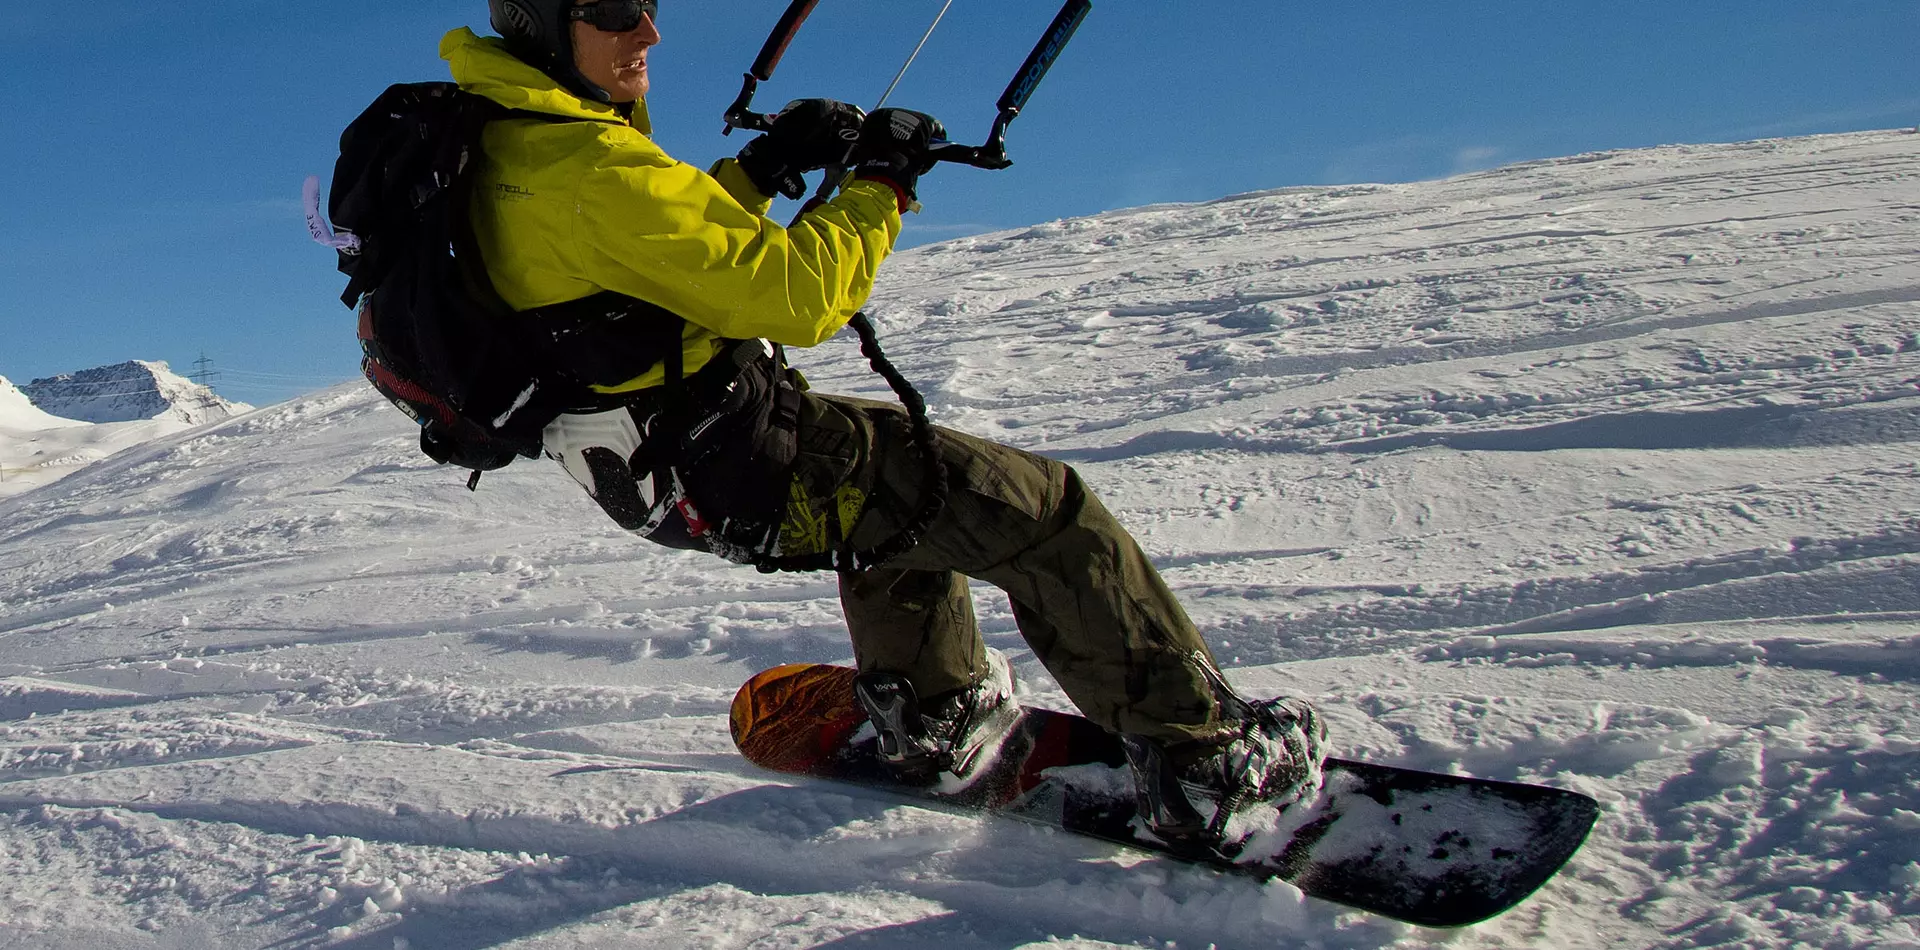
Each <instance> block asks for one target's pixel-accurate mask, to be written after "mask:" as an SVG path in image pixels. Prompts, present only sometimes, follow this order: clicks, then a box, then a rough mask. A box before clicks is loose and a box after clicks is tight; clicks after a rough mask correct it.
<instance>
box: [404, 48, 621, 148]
mask: <svg viewBox="0 0 1920 950" xmlns="http://www.w3.org/2000/svg"><path fill="white" fill-rule="evenodd" d="M440 58H441V59H444V60H446V61H447V64H448V65H449V66H451V67H452V69H453V81H454V82H457V83H459V84H460V88H462V89H465V90H467V91H468V92H474V93H478V94H480V95H483V96H486V97H487V98H489V99H492V100H493V101H495V102H497V103H499V104H501V105H503V106H506V107H507V108H509V109H525V110H528V111H530V112H544V113H547V114H548V115H558V116H565V117H567V118H574V119H587V120H591V121H594V122H620V123H623V124H629V125H632V126H633V127H634V128H635V129H638V130H640V132H642V133H643V134H646V135H652V134H653V122H652V120H651V119H650V118H648V116H647V103H646V100H644V99H642V100H640V101H639V102H636V103H634V104H633V117H632V118H631V119H627V118H625V117H623V116H621V115H620V112H619V110H617V109H615V108H614V107H613V106H611V105H608V104H606V103H603V102H589V101H587V100H585V99H582V98H580V97H579V96H578V95H575V94H574V93H572V92H569V91H567V90H566V89H564V88H562V87H561V85H560V84H559V83H557V82H555V81H554V80H553V77H551V76H548V75H547V74H546V73H543V72H541V71H540V70H538V69H535V68H534V67H533V66H531V65H528V64H527V63H526V62H524V61H522V60H521V59H520V58H519V57H517V56H515V55H513V53H511V52H509V51H508V50H507V44H506V41H505V40H502V39H500V38H499V37H497V36H480V35H478V34H476V33H474V32H473V31H472V30H470V29H468V28H466V27H464V26H463V27H461V28H459V29H457V30H454V31H453V32H451V33H448V34H447V35H446V36H445V37H443V38H442V39H441V40H440Z"/></svg>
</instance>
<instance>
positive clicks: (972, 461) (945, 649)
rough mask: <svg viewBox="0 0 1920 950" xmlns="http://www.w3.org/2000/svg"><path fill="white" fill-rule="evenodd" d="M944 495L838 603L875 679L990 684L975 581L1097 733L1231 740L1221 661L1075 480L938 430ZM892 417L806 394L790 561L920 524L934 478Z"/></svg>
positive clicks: (926, 691) (945, 686)
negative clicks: (1005, 602)
mask: <svg viewBox="0 0 1920 950" xmlns="http://www.w3.org/2000/svg"><path fill="white" fill-rule="evenodd" d="M939 432H940V453H941V456H942V458H943V460H944V461H945V463H946V465H947V469H948V479H949V483H950V487H949V494H948V498H947V503H946V507H945V509H944V510H943V511H942V513H941V514H940V517H939V518H938V519H937V520H936V521H935V522H934V523H933V525H932V527H931V528H930V529H929V530H928V531H927V532H926V533H925V534H924V535H923V536H922V538H921V541H920V543H919V544H918V545H917V546H916V547H914V548H913V549H912V550H910V551H908V552H907V553H906V554H903V555H901V556H900V557H898V558H896V559H894V560H892V561H889V562H887V563H886V564H885V565H884V566H882V567H880V568H877V569H873V570H868V571H864V572H859V573H850V572H849V573H842V574H841V576H840V600H841V604H842V607H843V609H844V610H845V612H846V618H847V627H848V630H849V631H850V632H851V634H852V638H853V648H854V655H855V657H856V658H857V660H858V662H859V665H860V668H861V670H863V671H884V672H889V673H896V674H899V675H902V676H905V677H906V678H907V679H908V680H909V681H911V682H912V683H913V684H914V687H915V689H916V690H917V691H919V693H920V694H921V695H922V696H933V695H938V694H940V693H942V692H946V691H948V690H953V689H958V688H961V687H964V686H967V685H970V684H971V683H972V682H974V681H975V680H976V679H977V678H978V677H980V676H981V675H984V673H985V672H986V669H987V667H986V644H985V642H984V641H983V640H982V639H981V637H980V632H979V629H978V627H977V626H976V624H975V621H974V613H973V600H972V597H971V595H970V594H969V593H968V588H967V578H969V577H972V578H978V579H980V580H983V581H986V582H988V583H990V584H993V585H994V586H996V587H998V588H1000V589H1001V590H1003V591H1005V592H1006V594H1007V597H1008V599H1009V600H1010V601H1011V602H1012V606H1013V613H1014V617H1015V619H1016V621H1017V622H1018V624H1019V626H1020V633H1021V635H1022V636H1023V637H1025V638H1026V641H1027V643H1028V645H1029V646H1031V647H1032V649H1033V652H1034V655H1035V656H1037V657H1039V659H1040V662H1041V663H1043V664H1045V666H1046V668H1047V670H1048V671H1049V672H1051V673H1052V674H1053V676H1054V678H1055V679H1057V680H1058V681H1059V682H1060V685H1061V686H1062V687H1063V688H1064V689H1065V690H1066V692H1067V695H1068V696H1069V697H1070V698H1071V699H1072V700H1073V702H1074V703H1075V705H1077V706H1079V708H1080V710H1081V712H1082V713H1084V714H1085V715H1086V716H1087V717H1088V718H1089V719H1092V720H1093V721H1095V722H1097V723H1099V724H1100V725H1102V726H1105V727H1107V728H1109V729H1113V730H1115V731H1119V732H1130V733H1137V734H1141V735H1145V736H1148V737H1151V738H1155V739H1160V740H1163V741H1169V742H1178V741H1182V740H1192V739H1200V740H1215V739H1218V738H1220V737H1222V736H1223V734H1224V732H1223V730H1224V729H1225V728H1227V725H1226V724H1223V723H1221V721H1220V702H1219V699H1218V697H1216V695H1215V694H1214V690H1213V687H1212V685H1211V679H1210V677H1209V675H1208V672H1207V671H1208V669H1209V668H1211V667H1212V666H1213V663H1214V661H1213V658H1212V656H1211V654H1210V653H1209V652H1208V650H1207V645H1206V643H1205V641H1204V640H1202V639H1201V637H1200V633H1199V631H1198V630H1196V629H1195V628H1194V626H1193V623H1192V621H1190V620H1189V619H1188V618H1187V615H1186V611H1184V610H1183V609H1181V607H1180V604H1179V603H1178V602H1177V601H1176V600H1175V599H1174V597H1173V593H1172V591H1170V590H1168V589H1167V586H1166V584H1165V582H1163V581H1162V580H1161V578H1160V575H1159V573H1158V572H1157V571H1155V570H1154V568H1153V566H1152V565H1151V564H1150V563H1148V561H1147V558H1146V555H1145V554H1144V553H1143V552H1142V551H1141V550H1140V547H1139V545H1138V544H1137V543H1136V542H1135V541H1134V540H1133V538H1132V537H1131V536H1130V535H1129V534H1128V533H1127V531H1126V529H1125V528H1123V527H1121V526H1120V524H1119V522H1117V521H1115V520H1114V518H1113V516H1112V515H1111V514H1109V513H1108V512H1107V510H1106V508H1105V507H1104V506H1102V505H1101V504H1100V501H1099V499H1097V498H1095V497H1094V496H1093V495H1092V494H1091V493H1090V492H1088V490H1087V488H1086V486H1085V485H1083V484H1082V483H1081V481H1080V477H1079V475H1078V474H1076V473H1075V472H1074V470H1073V469H1072V468H1070V467H1068V466H1067V465H1065V464H1063V463H1060V462H1057V461H1053V460H1051V459H1047V458H1042V457H1040V456H1037V455H1034V454H1031V453H1028V452H1023V451H1021V450H1019V449H1014V448H1011V447H1008V446H1004V445H999V444H996V443H993V442H989V441H986V440H984V439H979V438H976V437H974V436H970V435H966V434H965V433H960V432H954V431H951V430H948V429H941V430H939ZM910 433H911V430H910V426H909V422H908V418H907V415H906V413H905V412H904V411H903V410H902V409H901V408H900V407H899V406H896V405H891V404H886V403H879V402H872V401H868V400H863V399H853V398H848V397H841V396H821V395H816V394H813V393H807V394H805V399H804V402H803V405H802V408H801V412H800V425H799V439H798V441H799V457H798V459H797V462H796V466H795V471H794V478H793V482H792V485H791V489H792V491H791V494H790V497H789V499H788V503H787V511H786V518H785V521H784V522H783V524H782V532H781V534H782V537H781V546H782V553H784V554H811V553H817V552H818V551H821V550H825V549H826V548H825V545H829V544H835V543H838V542H840V541H842V540H843V539H842V537H841V536H842V535H844V534H846V533H847V532H846V531H845V529H844V528H842V526H843V525H848V524H851V525H852V530H851V534H852V538H851V540H852V542H853V545H854V546H855V547H856V548H860V549H868V548H872V547H874V546H875V545H877V544H879V543H880V542H881V541H883V540H885V539H886V538H889V537H891V536H893V534H894V533H896V532H897V531H898V530H899V529H900V527H901V526H902V525H903V524H904V523H906V522H907V521H909V520H910V519H911V518H912V517H913V515H914V514H915V513H916V512H917V511H918V510H919V507H920V502H921V497H922V491H923V487H924V483H925V482H926V473H925V469H924V463H923V460H922V453H921V450H920V449H919V448H918V447H916V446H915V445H913V443H912V441H911V434H910Z"/></svg>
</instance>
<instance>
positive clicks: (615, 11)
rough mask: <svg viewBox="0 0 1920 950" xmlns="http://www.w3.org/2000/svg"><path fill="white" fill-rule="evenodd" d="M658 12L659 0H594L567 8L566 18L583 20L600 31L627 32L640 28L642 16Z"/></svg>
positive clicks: (654, 16) (655, 14) (645, 16)
mask: <svg viewBox="0 0 1920 950" xmlns="http://www.w3.org/2000/svg"><path fill="white" fill-rule="evenodd" d="M659 14H660V0H595V2H593V3H583V4H581V5H579V6H577V7H572V8H569V9H568V10H567V19H569V20H585V21H586V22H587V25H589V26H591V27H593V28H594V29H596V30H599V31H600V32H602V33H628V32H632V31H633V30H637V29H639V28H640V20H641V18H642V17H644V18H646V19H649V20H653V19H657V18H658V17H659Z"/></svg>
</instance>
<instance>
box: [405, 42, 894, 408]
mask: <svg viewBox="0 0 1920 950" xmlns="http://www.w3.org/2000/svg"><path fill="white" fill-rule="evenodd" d="M440 56H441V58H443V59H445V60H446V61H447V62H448V63H449V64H450V65H451V66H452V67H453V78H454V80H455V81H456V82H458V83H459V84H460V88H462V89H464V90H466V91H468V92H474V93H479V94H480V95H483V96H486V97H487V98H489V99H492V100H493V101H495V102H497V103H499V104H501V105H503V106H507V107H509V108H513V109H524V110H528V111H533V112H542V113H548V114H552V115H558V116H565V117H567V118H577V119H580V120H581V121H578V122H542V121H540V120H537V119H509V120H503V121H498V122H494V123H491V124H490V125H488V126H487V130H486V133H485V136H484V138H483V139H482V147H483V149H484V150H485V153H486V159H487V161H486V164H485V165H484V166H483V167H482V168H481V170H480V173H479V176H478V178H477V179H476V180H475V188H474V199H473V228H474V232H475V236H476V237H477V238H478V239H479V244H480V251H481V254H482V256H483V257H484V258H485V260H486V266H487V273H488V274H489V275H490V276H491V277H492V278H493V283H494V287H495V289H497V290H498V291H499V292H500V296H501V297H502V298H504V299H505V300H506V302H507V304H508V305H509V306H512V307H513V308H514V309H516V310H527V309H531V308H534V307H543V306H549V305H552V304H557V303H564V302H566V301H569V300H578V299H580V298H582V297H587V296H591V295H593V294H596V293H599V292H601V291H604V290H611V291H615V292H618V293H622V294H626V295H627V296H630V297H637V298H639V299H641V300H644V301H647V302H648V303H652V304H655V305H657V306H660V307H664V308H666V309H667V310H669V311H672V312H673V313H675V314H678V315H679V316H680V317H682V318H683V319H685V320H686V321H687V324H688V326H687V329H686V332H685V334H684V337H683V339H684V342H685V353H686V369H687V372H689V373H691V372H693V371H694V370H696V369H698V368H699V367H701V366H703V365H705V364H706V362H707V361H708V360H709V359H711V358H712V356H713V354H714V353H715V352H716V351H717V350H718V349H719V347H720V341H721V339H722V338H731V339H749V338H752V337H765V338H767V339H769V340H772V341H774V342H775V343H783V344H786V345H789V346H801V347H805V346H813V345H815V344H817V343H820V342H822V341H824V340H826V339H827V338H829V337H831V336H833V335H834V334H835V333H838V332H839V331H840V328H841V327H843V326H845V325H846V323H847V321H848V320H850V319H852V317H853V315H854V313H855V312H856V311H858V310H859V309H860V307H861V306H863V305H864V304H865V303H866V301H867V296H868V294H870V293H872V291H873V281H874V273H875V271H876V270H877V269H878V268H879V266H880V262H881V261H883V260H885V259H886V257H887V255H888V254H889V253H890V252H891V251H892V248H893V242H894V240H895V239H896V238H898V237H899V235H900V211H899V202H898V199H897V198H896V196H895V195H894V192H893V189H891V188H890V187H888V186H887V185H884V184H879V183H876V182H865V181H860V182H854V183H853V184H852V185H851V186H850V187H848V188H847V189H846V190H845V191H843V192H841V194H840V196H839V197H837V198H835V199H834V200H833V201H831V202H829V203H827V204H826V205H824V206H822V207H820V208H817V209H815V210H813V211H811V212H809V213H808V214H807V215H806V216H805V217H803V218H802V219H801V220H800V221H799V223H798V224H796V225H795V226H794V227H792V228H783V227H781V226H780V225H778V224H775V223H774V222H773V221H772V220H770V219H768V218H767V216H766V214H767V211H768V209H769V208H771V207H772V201H771V199H770V198H768V197H767V196H765V195H761V194H759V192H758V191H757V190H755V188H754V187H753V185H752V184H751V183H750V182H749V181H748V179H747V177H746V175H745V174H744V173H743V172H741V171H740V169H739V167H738V166H737V165H735V164H734V163H733V161H732V160H731V159H728V160H726V161H722V162H720V163H719V164H717V165H715V166H714V167H713V170H712V174H709V173H707V172H703V171H700V170H699V169H697V168H694V167H692V166H690V165H685V164H682V163H680V162H677V161H675V160H673V159H672V158H670V157H668V155H667V153H666V152H663V151H661V150H660V147H659V146H658V145H655V144H654V143H653V140H652V139H651V138H649V137H648V136H649V133H651V132H652V128H651V125H650V124H649V122H648V120H647V113H646V104H645V103H644V102H641V103H636V104H635V107H634V110H633V115H632V118H631V120H629V119H626V118H623V117H622V116H621V115H620V113H618V112H616V111H615V110H614V109H613V107H612V106H608V105H604V104H601V103H597V102H588V101H586V100H584V99H581V98H580V97H578V96H576V95H574V94H573V93H570V92H568V91H566V90H565V89H563V88H561V87H560V85H559V84H558V83H555V82H554V81H553V80H552V79H550V78H549V77H547V75H546V74H544V73H542V72H540V71H539V70H537V69H535V68H533V67H532V66H529V65H527V64H526V63H523V62H521V61H520V60H519V59H517V58H515V57H514V56H513V55H512V54H511V53H509V52H507V49H506V47H505V45H504V44H503V43H502V41H500V40H498V39H496V38H492V37H486V38H482V37H480V36H477V35H475V34H474V33H473V32H472V31H471V30H468V29H464V28H462V29H458V30H454V31H453V32H451V33H448V34H447V36H446V38H445V39H443V40H442V41H441V43H440ZM664 378H665V370H664V368H658V367H656V368H654V369H651V370H649V371H647V372H646V373H644V374H643V375H640V376H636V377H635V378H633V379H631V380H628V381H627V382H625V383H623V384H621V385H619V386H612V387H606V388H605V389H604V390H603V391H606V392H629V391H632V390H637V389H644V388H647V387H650V386H657V385H659V384H660V383H661V382H662V380H663V379H664Z"/></svg>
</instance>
